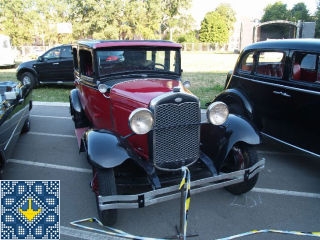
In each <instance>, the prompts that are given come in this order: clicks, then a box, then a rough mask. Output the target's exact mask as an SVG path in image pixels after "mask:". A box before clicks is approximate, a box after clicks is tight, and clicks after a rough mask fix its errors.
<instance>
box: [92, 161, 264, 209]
mask: <svg viewBox="0 0 320 240" xmlns="http://www.w3.org/2000/svg"><path fill="white" fill-rule="evenodd" d="M264 165H265V159H261V160H260V161H259V162H257V163H256V164H255V165H253V166H252V167H250V168H247V169H243V170H239V171H235V172H231V173H222V174H220V175H216V176H213V177H208V178H204V179H199V180H196V181H192V182H191V190H190V191H191V194H197V193H201V192H204V191H209V190H213V189H218V188H222V187H225V186H229V185H233V184H236V183H240V182H243V181H244V180H245V179H250V178H252V177H254V176H255V175H256V174H257V173H259V172H261V171H262V170H263V169H264ZM179 196H181V192H180V190H179V185H174V186H170V187H166V188H160V189H157V190H153V191H149V192H144V193H140V194H135V195H113V196H98V201H99V209H100V210H107V209H125V208H142V207H146V206H150V205H153V204H157V203H161V202H165V201H169V200H172V199H175V198H178V197H179Z"/></svg>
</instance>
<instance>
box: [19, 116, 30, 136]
mask: <svg viewBox="0 0 320 240" xmlns="http://www.w3.org/2000/svg"><path fill="white" fill-rule="evenodd" d="M29 131H30V119H29V118H27V120H26V121H25V122H24V124H23V127H22V130H21V133H26V132H29Z"/></svg>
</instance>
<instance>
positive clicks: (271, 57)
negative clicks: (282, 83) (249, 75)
mask: <svg viewBox="0 0 320 240" xmlns="http://www.w3.org/2000/svg"><path fill="white" fill-rule="evenodd" d="M257 56H258V57H257V64H256V65H257V66H256V70H255V73H256V74H258V75H265V76H269V77H275V78H282V77H283V72H284V59H285V54H284V53H283V52H270V51H268V52H260V53H259V54H258V55H257Z"/></svg>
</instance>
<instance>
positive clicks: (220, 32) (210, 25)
mask: <svg viewBox="0 0 320 240" xmlns="http://www.w3.org/2000/svg"><path fill="white" fill-rule="evenodd" d="M235 20H236V18H235V12H234V11H233V10H232V8H231V7H230V6H229V5H228V4H221V5H219V6H218V7H217V8H216V10H215V11H213V12H209V13H207V14H206V15H205V18H204V20H203V21H202V22H201V28H200V31H199V40H200V41H201V42H208V43H216V44H219V45H220V46H221V45H223V44H225V43H227V42H228V41H229V37H230V34H231V31H232V30H233V25H234V22H235Z"/></svg>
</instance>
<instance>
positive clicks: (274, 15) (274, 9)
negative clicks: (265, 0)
mask: <svg viewBox="0 0 320 240" xmlns="http://www.w3.org/2000/svg"><path fill="white" fill-rule="evenodd" d="M273 20H289V21H293V22H296V21H298V20H301V21H311V20H312V18H311V16H310V14H309V11H308V9H307V6H306V5H305V4H304V3H303V2H300V3H297V4H295V5H294V6H293V8H292V9H291V10H288V9H287V5H286V4H283V3H282V2H281V1H279V2H276V3H274V4H269V5H267V7H266V8H265V9H264V15H263V16H262V18H261V22H268V21H273Z"/></svg>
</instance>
